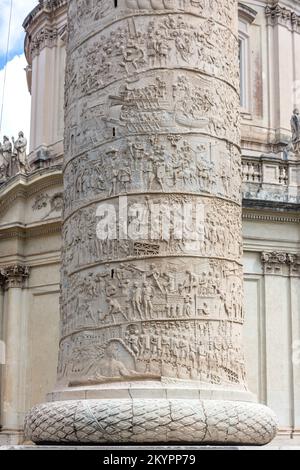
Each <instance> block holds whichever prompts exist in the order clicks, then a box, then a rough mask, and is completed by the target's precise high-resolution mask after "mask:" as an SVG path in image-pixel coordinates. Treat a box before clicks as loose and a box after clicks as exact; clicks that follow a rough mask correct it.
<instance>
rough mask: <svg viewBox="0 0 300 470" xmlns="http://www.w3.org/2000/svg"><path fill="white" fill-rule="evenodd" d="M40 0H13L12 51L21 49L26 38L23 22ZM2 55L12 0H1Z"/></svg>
mask: <svg viewBox="0 0 300 470" xmlns="http://www.w3.org/2000/svg"><path fill="white" fill-rule="evenodd" d="M37 4H38V0H13V14H12V23H11V38H10V47H9V50H10V51H14V50H20V48H21V47H22V43H23V40H24V31H23V28H22V24H23V21H24V19H25V18H26V16H27V15H28V13H30V11H31V10H32V9H33V8H34V7H35V6H36V5H37ZM0 11H1V14H0V55H3V54H5V52H6V46H7V33H8V23H9V11H10V0H0Z"/></svg>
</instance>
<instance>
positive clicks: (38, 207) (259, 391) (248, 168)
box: [0, 0, 300, 444]
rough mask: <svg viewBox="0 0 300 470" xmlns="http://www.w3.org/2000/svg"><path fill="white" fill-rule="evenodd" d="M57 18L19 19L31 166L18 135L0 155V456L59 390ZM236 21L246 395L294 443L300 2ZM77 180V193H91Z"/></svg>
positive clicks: (291, 0) (62, 19)
mask: <svg viewBox="0 0 300 470" xmlns="http://www.w3.org/2000/svg"><path fill="white" fill-rule="evenodd" d="M108 1H111V0H108ZM90 2H91V3H92V2H93V0H90ZM79 3H80V2H79ZM66 9H67V0H52V1H50V0H47V1H46V0H40V1H39V4H38V6H37V7H36V8H35V9H34V10H33V11H32V12H31V13H30V14H29V15H28V17H27V18H26V19H25V22H24V28H25V30H26V33H27V34H26V41H25V53H26V57H27V61H28V67H27V69H26V76H27V82H28V88H29V91H30V93H31V97H32V110H31V135H30V147H29V154H28V155H27V154H26V152H25V150H24V149H25V148H26V136H24V135H23V134H22V132H20V133H19V136H18V138H16V139H15V141H14V142H12V141H10V140H9V139H8V138H7V139H4V142H3V144H2V146H1V148H0V159H1V160H0V162H1V165H0V166H1V168H0V340H1V348H0V352H1V356H0V363H2V365H0V372H1V376H0V380H1V382H0V385H1V394H0V406H1V415H0V444H3V443H20V442H23V439H24V437H23V425H24V416H25V413H26V411H27V410H28V409H30V408H31V406H33V405H34V404H36V403H41V402H43V401H44V400H45V396H46V394H47V393H49V391H51V390H53V389H54V385H55V380H56V368H57V359H58V358H57V351H58V342H59V296H60V260H61V230H62V223H61V220H62V210H63V197H62V193H63V177H62V169H63V154H64V147H63V134H64V108H63V103H64V74H65V56H66V35H67V19H66ZM238 18H239V43H240V75H241V79H240V81H241V102H240V106H241V131H242V158H243V160H242V169H243V170H242V171H243V242H244V284H245V308H246V319H245V345H246V362H247V372H248V379H249V386H250V389H251V391H252V392H254V393H255V394H256V395H257V396H258V399H259V401H260V402H261V403H265V404H267V405H268V406H269V407H270V408H272V409H273V410H274V411H275V412H276V414H277V416H278V419H279V428H280V432H279V438H280V439H284V440H286V441H288V442H290V443H293V442H294V443H299V442H300V294H299V292H300V229H299V221H300V213H299V204H300V116H299V111H298V108H299V107H300V65H299V63H298V62H299V61H297V58H298V57H299V54H300V2H299V1H298V0H282V1H259V0H252V1H247V2H246V1H245V2H242V3H240V4H239V8H238ZM112 47H117V45H114V44H112ZM107 54H109V51H107ZM69 76H70V77H71V79H72V78H73V79H74V83H75V80H76V77H75V76H74V77H72V71H69ZM79 85H80V86H82V84H79ZM86 86H93V84H92V83H86ZM96 105H97V103H95V106H96ZM19 131H20V130H16V132H19ZM199 177H201V178H202V179H203V180H204V182H205V179H208V178H209V169H207V170H205V169H202V172H201V175H199ZM76 178H77V179H76V187H75V188H74V190H75V191H80V187H81V186H82V185H83V184H86V185H89V184H93V183H92V182H91V181H88V179H87V178H86V179H85V181H84V176H82V175H79V174H78V175H77V176H76ZM118 178H122V175H116V181H118ZM220 178H221V180H222V182H223V185H224V187H226V184H228V181H226V178H227V177H226V171H225V169H224V173H222V174H221V175H220ZM77 244H78V250H80V244H81V240H80V239H78V240H77ZM73 398H76V396H74V397H73Z"/></svg>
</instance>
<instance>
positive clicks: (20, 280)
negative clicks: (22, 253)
mask: <svg viewBox="0 0 300 470" xmlns="http://www.w3.org/2000/svg"><path fill="white" fill-rule="evenodd" d="M29 272H30V268H29V267H28V266H25V265H23V264H14V265H10V266H6V267H4V268H1V278H2V280H3V281H4V288H5V289H11V288H18V289H23V288H24V287H25V282H26V280H27V279H28V277H29Z"/></svg>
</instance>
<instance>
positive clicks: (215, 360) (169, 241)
mask: <svg viewBox="0 0 300 470" xmlns="http://www.w3.org/2000/svg"><path fill="white" fill-rule="evenodd" d="M236 23H237V1H235V0H222V1H221V0H214V1H210V0H199V1H193V0H187V1H183V0H158V1H154V0H145V1H141V0H119V1H118V2H113V1H112V0H102V1H101V2H100V1H99V0H97V1H96V0H89V1H81V0H80V1H79V0H70V1H69V44H68V49H67V68H66V93H65V106H66V112H65V156H64V158H65V164H64V183H65V186H64V188H65V191H64V225H63V251H62V282H61V285H62V292H61V339H60V348H59V361H58V381H57V388H56V392H57V393H55V397H59V400H61V401H57V402H50V403H49V404H48V405H41V407H37V409H34V410H32V412H31V413H30V414H29V415H28V417H27V433H28V436H29V437H30V438H31V439H33V440H35V441H39V442H43V441H49V439H50V441H55V439H56V440H57V442H59V441H60V440H62V441H64V442H78V441H79V442H97V443H101V442H115V441H116V440H117V441H118V442H169V441H172V442H176V441H184V440H186V437H185V436H184V435H183V433H182V432H181V431H180V430H177V428H176V426H177V425H178V424H179V426H181V424H180V423H182V426H184V427H186V425H185V424H183V423H185V419H187V420H190V417H191V416H192V417H194V418H195V424H193V425H192V426H191V429H192V428H193V426H195V429H196V432H195V434H193V433H191V437H190V438H189V439H191V441H193V442H206V443H208V442H214V443H215V442H227V443H249V444H251V443H252V444H253V443H258V444H264V443H266V442H268V441H270V440H271V439H272V437H273V436H274V433H275V431H276V423H275V418H274V416H273V414H272V412H271V411H269V410H268V409H267V408H265V407H262V406H260V405H257V404H254V403H253V396H252V395H251V394H250V392H249V391H248V389H247V383H246V373H245V362H244V353H243V342H242V329H243V323H244V310H243V282H242V279H243V274H242V265H241V259H242V233H241V180H242V169H241V156H240V130H239V64H238V40H237V25H236ZM45 204H48V202H45ZM89 393H92V396H93V400H90V399H89V396H91V395H89ZM72 394H75V395H76V397H79V401H78V402H76V401H74V400H73V397H74V395H72ZM201 394H202V395H201ZM50 400H51V399H50ZM179 402H180V403H179ZM129 405H130V406H129ZM128 406H129V407H128ZM127 407H128V408H127ZM150 409H151V410H156V411H149V410H150ZM165 409H166V410H167V411H166V413H167V418H166V419H164V410H165ZM91 410H92V411H91ZM125 410H127V411H125ZM179 410H180V411H179ZM202 411H203V413H204V415H205V416H201V417H199V413H202ZM231 411H232V412H233V416H234V417H235V418H234V422H235V423H236V424H234V425H233V428H234V431H233V434H232V436H231V437H230V438H229V437H228V436H227V435H226V436H227V437H226V436H225V435H224V432H220V433H219V434H218V433H217V432H216V430H215V429H214V424H213V423H214V420H215V417H216V415H218V416H219V417H220V418H218V420H219V419H220V421H221V422H222V426H223V427H224V429H225V428H227V427H228V426H229V424H228V423H229V421H230V418H229V416H230V413H231ZM178 413H179V414H181V415H180V416H178ZM57 415H59V416H60V418H59V419H57V422H56V421H55V422H54V424H53V426H54V428H55V429H57V434H55V432H54V433H51V435H49V433H48V432H47V431H46V428H47V420H49V419H50V420H51V423H53V420H55V418H54V417H55V416H57ZM93 416H94V418H93ZM194 418H193V419H194ZM77 419H78V421H77ZM107 419H111V420H112V421H111V423H112V424H109V425H108V426H107V425H106V424H105V423H106V420H107ZM117 419H118V422H117V421H116V420H117ZM152 419H153V420H154V422H155V425H154V427H155V430H156V433H155V435H154V434H153V433H152V434H151V438H150V437H148V438H147V433H148V431H149V429H150V427H151V422H152ZM193 419H192V420H193ZM252 419H253V425H252V424H251V423H252V421H251V420H252ZM155 420H157V423H156V421H155ZM79 421H81V424H82V425H83V427H84V428H85V429H87V433H85V432H81V431H79V432H77V431H78V429H79ZM231 421H232V420H231ZM231 421H230V422H231ZM250 421H251V423H250ZM59 423H60V424H59ZM175 423H177V424H175ZM127 424H128V425H129V428H128V429H127V428H126V429H127V430H125V428H123V426H124V425H125V426H127ZM51 426H52V424H51ZM138 427H139V428H143V429H145V435H144V436H142V437H141V436H140V437H139V438H138V437H137V434H138V431H137V428H138ZM108 428H109V430H107V429H108ZM175 428H176V429H175ZM250 428H251V431H249V429H250ZM61 429H63V431H62V433H61V434H60V430H61ZM66 429H70V430H71V429H76V432H75V434H76V435H74V433H73V431H70V433H69V432H68V431H66ZM81 429H82V428H81ZM60 436H63V437H60ZM116 436H118V437H116ZM170 436H172V437H170ZM212 436H213V437H212Z"/></svg>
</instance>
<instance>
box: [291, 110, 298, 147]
mask: <svg viewBox="0 0 300 470" xmlns="http://www.w3.org/2000/svg"><path fill="white" fill-rule="evenodd" d="M291 127H292V134H293V136H292V139H293V142H298V141H299V140H300V112H299V109H298V108H296V109H294V112H293V115H292V119H291Z"/></svg>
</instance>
